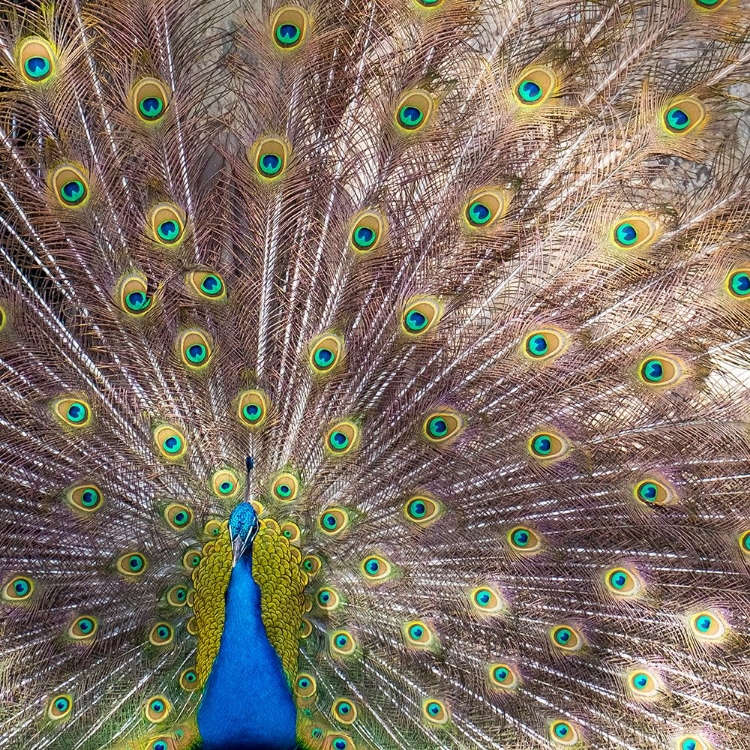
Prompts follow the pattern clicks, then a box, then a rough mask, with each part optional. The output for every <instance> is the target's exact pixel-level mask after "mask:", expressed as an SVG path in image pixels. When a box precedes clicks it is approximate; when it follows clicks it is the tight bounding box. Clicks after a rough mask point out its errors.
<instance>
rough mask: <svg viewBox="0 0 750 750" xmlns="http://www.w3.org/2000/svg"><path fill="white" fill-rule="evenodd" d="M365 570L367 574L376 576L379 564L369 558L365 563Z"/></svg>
mask: <svg viewBox="0 0 750 750" xmlns="http://www.w3.org/2000/svg"><path fill="white" fill-rule="evenodd" d="M365 570H366V571H367V572H368V573H369V574H370V575H377V574H378V572H379V571H380V563H379V562H378V561H377V560H376V559H375V558H370V559H369V560H368V561H367V562H366V563H365Z"/></svg>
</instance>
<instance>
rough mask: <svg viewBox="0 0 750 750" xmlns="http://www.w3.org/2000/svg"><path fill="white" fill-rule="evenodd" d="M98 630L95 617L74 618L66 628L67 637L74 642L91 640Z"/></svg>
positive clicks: (97, 622)
mask: <svg viewBox="0 0 750 750" xmlns="http://www.w3.org/2000/svg"><path fill="white" fill-rule="evenodd" d="M98 629H99V621H98V620H97V619H96V617H89V616H88V615H84V616H82V617H78V618H76V619H75V620H74V621H73V622H72V623H71V625H70V627H69V628H68V635H69V636H70V637H71V638H72V639H73V640H75V641H87V640H89V639H90V638H93V637H94V635H95V633H96V631H97V630H98Z"/></svg>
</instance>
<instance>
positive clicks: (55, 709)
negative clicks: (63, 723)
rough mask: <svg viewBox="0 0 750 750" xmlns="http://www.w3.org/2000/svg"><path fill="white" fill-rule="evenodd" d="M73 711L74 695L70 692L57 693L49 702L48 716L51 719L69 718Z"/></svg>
mask: <svg viewBox="0 0 750 750" xmlns="http://www.w3.org/2000/svg"><path fill="white" fill-rule="evenodd" d="M72 711H73V696H72V695H70V693H63V694H62V695H55V696H54V697H53V698H51V699H50V701H49V703H48V704H47V718H48V719H50V720H51V721H60V720H61V719H67V718H68V717H69V716H70V714H71V712H72Z"/></svg>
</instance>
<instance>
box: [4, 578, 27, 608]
mask: <svg viewBox="0 0 750 750" xmlns="http://www.w3.org/2000/svg"><path fill="white" fill-rule="evenodd" d="M33 593H34V581H33V580H32V579H31V578H28V577H27V576H16V577H15V578H11V580H10V581H8V583H6V584H5V586H4V588H3V599H5V601H8V602H22V601H25V600H27V599H28V598H29V597H30V596H31V595H32V594H33Z"/></svg>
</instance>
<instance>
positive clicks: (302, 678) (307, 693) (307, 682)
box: [294, 672, 318, 699]
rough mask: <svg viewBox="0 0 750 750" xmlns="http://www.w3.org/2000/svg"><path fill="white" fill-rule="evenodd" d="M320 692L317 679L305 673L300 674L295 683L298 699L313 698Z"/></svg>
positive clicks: (295, 692)
mask: <svg viewBox="0 0 750 750" xmlns="http://www.w3.org/2000/svg"><path fill="white" fill-rule="evenodd" d="M317 690H318V684H317V682H316V681H315V678H314V677H313V676H312V675H310V674H307V673H305V672H300V674H298V675H297V680H296V682H295V683H294V694H295V695H296V696H297V697H298V698H305V699H306V698H312V697H313V696H314V695H315V693H316V692H317Z"/></svg>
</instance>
